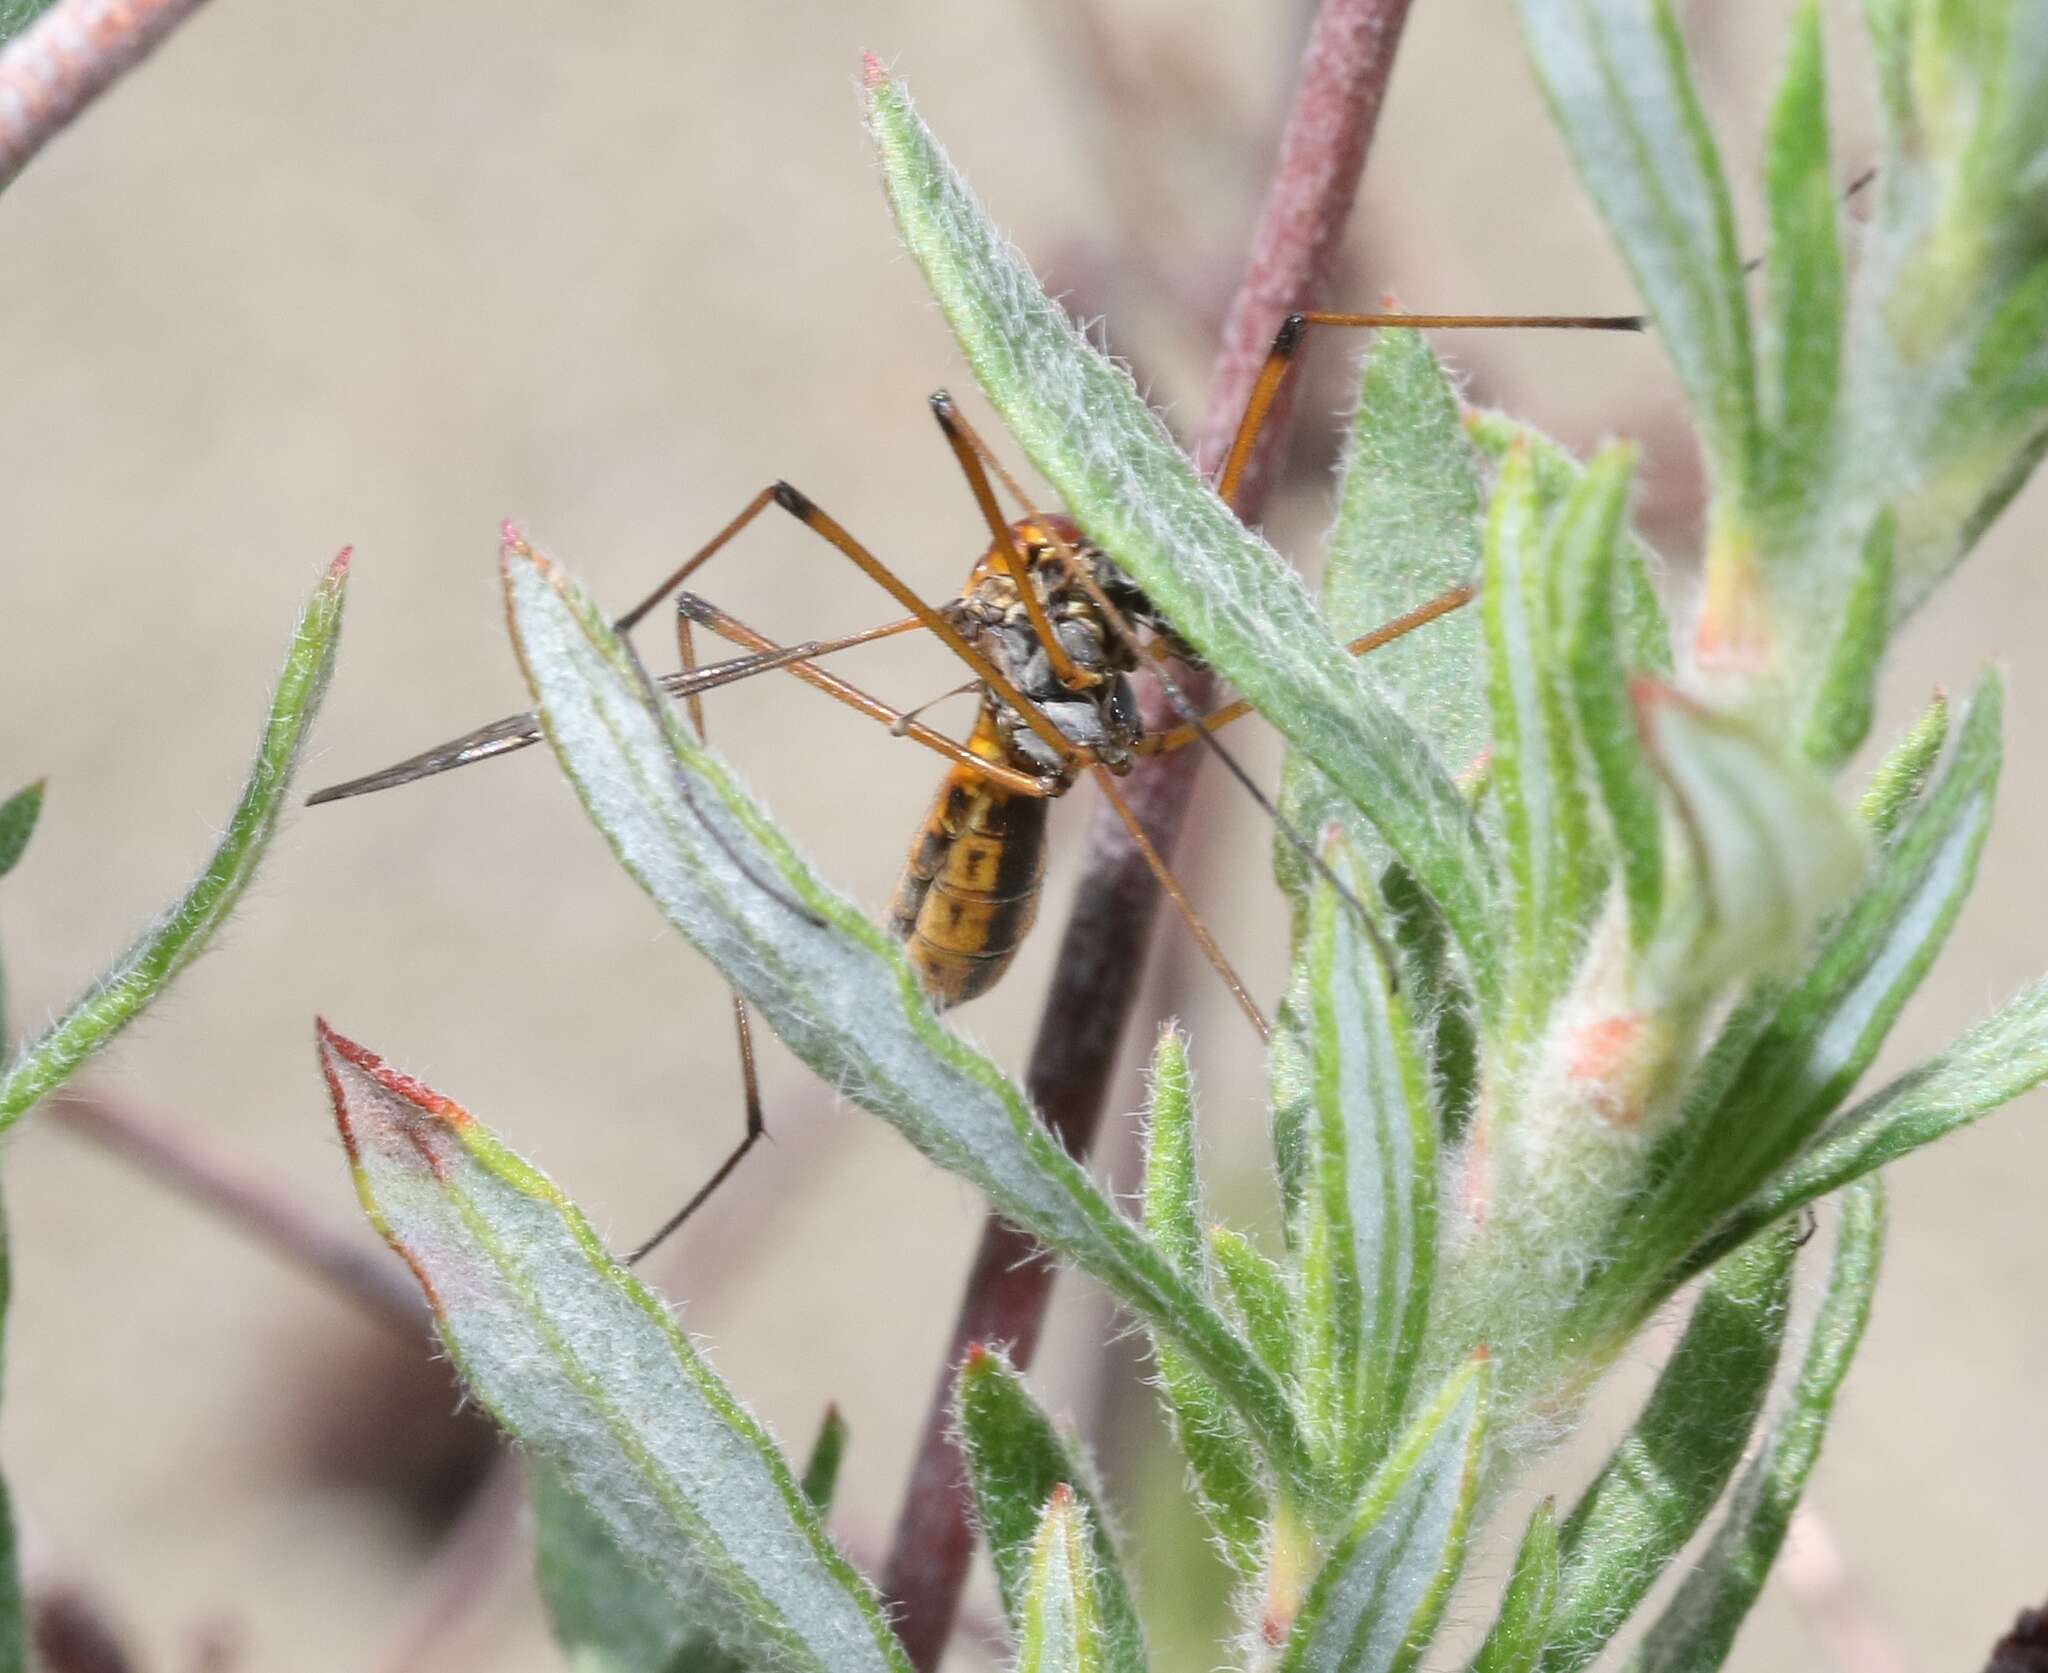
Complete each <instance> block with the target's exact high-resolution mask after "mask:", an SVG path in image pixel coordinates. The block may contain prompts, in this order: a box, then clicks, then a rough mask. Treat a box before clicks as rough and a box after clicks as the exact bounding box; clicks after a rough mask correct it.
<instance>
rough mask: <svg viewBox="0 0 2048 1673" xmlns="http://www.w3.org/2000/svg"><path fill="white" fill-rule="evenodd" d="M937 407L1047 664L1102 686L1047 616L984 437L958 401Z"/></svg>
mask: <svg viewBox="0 0 2048 1673" xmlns="http://www.w3.org/2000/svg"><path fill="white" fill-rule="evenodd" d="M931 407H932V416H933V417H934V418H936V419H937V420H938V421H939V429H940V430H941V431H942V432H943V433H944V435H945V437H946V445H947V446H948V447H950V448H952V450H953V457H954V458H955V459H957V460H958V461H959V462H960V474H961V475H963V476H965V477H966V478H967V486H968V487H969V488H970V489H972V490H973V493H974V503H975V504H976V505H978V506H979V507H980V508H981V517H982V521H983V522H985V523H986V524H988V532H989V534H990V536H991V537H992V538H993V540H994V541H995V551H996V555H997V556H998V557H999V558H1000V559H1001V560H1002V565H1003V568H1004V569H1006V570H1008V571H1009V574H1010V580H1011V582H1012V583H1013V584H1014V585H1015V587H1016V589H1017V596H1018V597H1019V598H1021V599H1022V600H1023V601H1024V613H1025V614H1026V615H1027V616H1029V617H1030V618H1031V631H1032V632H1033V633H1035V634H1037V635H1038V642H1039V644H1040V645H1042V646H1044V647H1045V657H1046V661H1047V662H1048V663H1049V664H1050V665H1051V667H1052V673H1053V678H1054V679H1056V680H1058V681H1059V682H1060V684H1061V685H1063V686H1065V687H1066V688H1067V690H1069V691H1087V690H1090V689H1091V688H1093V687H1095V686H1098V685H1100V684H1101V683H1102V677H1101V676H1100V675H1099V674H1091V673H1088V672H1087V671H1086V670H1085V669H1083V668H1081V667H1079V666H1077V665H1076V663H1075V662H1074V659H1073V658H1072V657H1070V656H1068V655H1067V649H1066V647H1065V646H1064V645H1062V644H1061V643H1060V636H1059V635H1058V634H1057V633H1055V632H1053V630H1052V622H1051V621H1050V620H1049V619H1047V617H1046V614H1045V603H1044V601H1043V600H1042V599H1040V598H1039V596H1038V589H1037V588H1036V587H1035V586H1033V585H1032V584H1031V566H1030V565H1029V564H1027V563H1026V562H1025V561H1024V554H1023V553H1022V552H1020V551H1018V550H1017V536H1016V534H1015V532H1014V531H1013V530H1012V529H1011V528H1010V524H1009V520H1008V519H1007V518H1005V517H1004V516H1003V513H1002V509H1001V508H1000V507H999V506H998V505H997V504H996V493H995V489H994V488H993V487H991V486H990V485H989V480H988V472H987V471H986V470H984V469H983V468H982V456H983V452H984V449H983V448H982V446H981V444H980V438H979V437H977V436H975V435H973V433H972V432H971V431H970V430H969V429H968V427H967V423H966V421H965V420H964V419H962V418H961V417H960V415H959V414H958V413H956V412H955V411H954V410H953V398H952V396H950V395H948V394H947V393H946V392H945V391H944V390H943V389H942V390H940V391H939V392H938V393H937V394H936V395H934V396H933V397H932V398H931Z"/></svg>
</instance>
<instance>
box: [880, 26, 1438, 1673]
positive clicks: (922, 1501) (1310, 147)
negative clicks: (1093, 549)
mask: <svg viewBox="0 0 2048 1673" xmlns="http://www.w3.org/2000/svg"><path fill="white" fill-rule="evenodd" d="M1409 3H1410V0H1323V5H1322V7H1321V9H1320V10H1319V12H1318V13H1317V16H1316V22H1315V28H1314V30H1313V31H1312V32H1311V34H1310V36H1309V42H1308V48H1307V51H1306V53H1305V54H1304V57H1303V63H1302V73H1301V82H1300V85H1299V87H1298V88H1297V90H1296V92H1295V96H1294V103H1293V106H1292V108H1291V109H1290V111H1289V112H1288V117H1287V126H1286V129H1285V131H1284V133H1283V135H1282V137H1281V143H1280V157H1279V162H1278V164H1277V166H1276V168H1275V171H1274V177H1273V184H1272V186H1271V187H1270V188H1269V190H1268V192H1267V196H1266V201H1265V205H1264V207H1263V209H1262V211H1261V213H1260V217H1259V224H1258V228H1257V230H1256V232H1255V234H1254V236H1253V239H1252V249H1251V258H1250V261H1249V263H1248V265H1247V268H1246V272H1245V277H1244V281H1243V283H1242V285H1241V286H1240V287H1239V289H1238V292H1237V296H1236V299H1235V300H1234V301H1233V302H1232V304H1231V308H1230V314H1229V317H1228V319H1227V320H1226V321H1225V324H1224V328H1223V345H1222V351H1221V353H1220V354H1219V355H1218V357H1217V362H1216V370H1215V375H1214V378H1213V380H1212V382H1211V386H1210V393H1209V405H1208V411H1207V415H1206V417H1205V419H1204V422H1203V426H1202V433H1201V438H1200V441H1199V443H1198V445H1197V448H1196V457H1197V459H1198V460H1199V461H1200V462H1201V463H1202V464H1203V465H1204V466H1207V467H1213V466H1214V464H1215V463H1216V461H1218V460H1220V459H1221V458H1222V456H1223V453H1224V451H1225V450H1226V449H1227V448H1228V446H1229V444H1230V439H1231V436H1232V435H1233V433H1234V432H1235V430H1236V428H1237V421H1238V417H1239V415H1240V414H1241V413H1242V412H1243V411H1244V407H1245V403H1246V401H1247V399H1248V398H1249V396H1250V394H1251V388H1252V384H1253V381H1254V380H1255V379H1256V378H1257V376H1258V372H1259V367H1260V364H1261V363H1262V362H1263V361H1264V359H1265V355H1266V350H1267V348H1268V346H1269V345H1270V344H1271V342H1272V340H1273V334H1274V332H1275V331H1277V330H1278V329H1279V326H1280V322H1281V321H1282V320H1283V319H1284V318H1285V317H1286V316H1287V315H1288V314H1289V313H1291V312H1293V311H1295V310H1296V309H1300V308H1306V307H1308V306H1309V305H1310V304H1311V303H1312V301H1313V300H1314V299H1315V297H1316V296H1317V293H1318V291H1319V289H1320V287H1321V285H1322V283H1323V281H1324V280H1325V278H1326V277H1327V275H1328V272H1329V270H1330V267H1331V265H1332V263H1333V261H1334V260H1335V257H1336V254H1337V249H1338V245H1339V243H1340V241H1341V239H1342V236H1343V231H1344V225H1345V222H1346V220H1347V219H1348V217H1349V215H1350V213H1351V205H1352V202H1353V200H1354V199H1355V198H1356V196H1357V193H1358V180H1359V175H1360V172H1361V171H1362V169H1363V167H1364V164H1365V155H1366V151H1367V149H1368V147H1369V146H1370V145H1371V143H1372V135H1373V129H1374V128H1375V126H1376V125H1377V124H1378V120H1379V113H1380V103H1381V100H1382V97H1383V96H1384V94H1385V92H1386V86H1387V76H1388V73H1389V72H1390V71H1391V70H1392V68H1393V63H1394V50H1395V48H1396V46H1397V45H1398V44H1399V42H1400V38H1401V26H1402V24H1403V23H1404V22H1405V21H1406V19H1407V15H1408V8H1409ZM1288 405H1289V403H1288V400H1287V392H1286V390H1285V389H1284V388H1283V390H1282V395H1281V401H1280V403H1279V404H1277V405H1276V407H1275V409H1274V412H1273V415H1272V417H1271V418H1270V419H1269V420H1268V421H1267V423H1266V426H1265V428H1264V430H1263V431H1262V432H1261V434H1260V438H1259V446H1258V449H1257V451H1256V453H1255V454H1254V455H1253V458H1252V462H1251V467H1250V469H1249V471H1248V472H1247V474H1246V477H1245V481H1244V486H1243V491H1242V492H1241V493H1240V495H1239V502H1238V504H1239V511H1240V513H1241V514H1242V515H1243V516H1244V517H1245V518H1247V519H1248V520H1249V519H1252V518H1256V517H1257V516H1258V515H1259V513H1260V510H1261V508H1262V507H1263V505H1264V502H1265V497H1266V492H1267V489H1268V487H1269V486H1270V483H1271V480H1272V469H1273V464H1274V461H1275V460H1277V459H1278V458H1279V456H1280V454H1281V451H1282V448H1283V446H1284V442H1285V437H1286V431H1287V423H1288V413H1287V407H1288ZM1184 689H1185V690H1186V691H1187V692H1188V694H1189V695H1190V696H1191V697H1192V698H1193V699H1194V700H1195V702H1196V703H1197V704H1198V705H1199V704H1203V703H1205V702H1206V701H1207V699H1208V695H1209V681H1208V680H1207V679H1206V678H1190V679H1187V680H1186V681H1185V682H1184ZM1145 718H1146V724H1147V725H1159V724H1161V723H1165V724H1169V725H1170V724H1172V721H1173V719H1174V717H1173V716H1172V715H1171V714H1169V713H1165V712H1163V704H1160V703H1159V702H1158V701H1157V699H1156V697H1155V698H1154V700H1153V702H1152V703H1151V705H1150V706H1148V711H1147V713H1146V717H1145ZM1205 753H1206V751H1203V750H1199V749H1184V750H1182V751H1180V752H1179V753H1178V754H1175V755H1170V756H1167V757H1165V758H1164V759H1162V760H1159V761H1156V762H1154V763H1152V764H1151V765H1150V767H1149V768H1148V769H1147V770H1145V771H1143V772H1141V773H1139V774H1137V775H1135V776H1134V777H1133V778H1132V780H1131V781H1130V783H1129V785H1128V786H1127V788H1126V790H1125V795H1126V796H1127V798H1128V799H1129V801H1130V803H1131V806H1132V807H1133V809H1134V810H1135V811H1136V812H1137V815H1138V817H1139V819H1140V820H1141V821H1142V822H1143V824H1144V826H1145V828H1146V830H1147V831H1148V832H1149V833H1150V834H1151V837H1152V840H1153V842H1154V844H1155V845H1156V846H1157V847H1158V849H1159V851H1160V853H1161V854H1171V853H1172V851H1173V845H1174V842H1175V840H1176V839H1177V838H1178V836H1179V834H1180V828H1181V823H1182V820H1183V818H1184V817H1185V815H1186V812H1187V806H1188V797H1189V793H1190V791H1191V789H1192V787H1193V782H1194V774H1195V770H1196V768H1198V767H1199V766H1200V765H1201V761H1202V757H1203V755H1204V754H1205ZM1158 908H1159V890H1158V888H1157V886H1156V885H1155V884H1154V882H1153V880H1152V875H1151V873H1150V872H1149V871H1148V870H1147V869H1146V866H1145V862H1144V860H1143V859H1142V858H1141V857H1140V856H1139V854H1138V852H1137V850H1136V849H1135V848H1133V847H1132V846H1131V843H1130V840H1129V838H1128V837H1127V836H1126V835H1125V833H1124V830H1123V828H1122V826H1121V824H1120V823H1119V822H1118V820H1117V818H1116V815H1115V813H1114V812H1113V811H1112V810H1111V809H1110V808H1109V807H1108V805H1107V804H1106V803H1103V804H1098V805H1097V807H1096V810H1095V817H1094V820H1093V822H1092V824H1091V826H1090V830H1089V844H1088V860H1087V867H1086V870H1085V871H1084V873H1083V874H1082V878H1081V883H1080V888H1079V892H1078V894H1077V897H1076V899H1075V901H1074V909H1073V914H1072V916H1071V917H1069V919H1068V920H1067V928H1066V934H1065V936H1064V938H1063V939H1062V941H1061V943H1060V951H1059V959H1058V963H1057V964H1056V966H1055V973H1054V976H1053V983H1052V992H1051V994H1050V995H1049V997H1048V998H1047V1000H1046V1007H1045V1015H1044V1018H1043V1019H1042V1021H1041V1022H1040V1024H1039V1030H1038V1040H1037V1044H1036V1045H1035V1047H1034V1048H1033V1050H1032V1054H1031V1063H1030V1068H1029V1070H1028V1072H1027V1074H1026V1085H1027V1087H1028V1089H1029V1091H1030V1093H1031V1096H1032V1098H1033V1100H1034V1101H1035V1102H1036V1103H1037V1105H1038V1107H1039V1109H1040V1110H1041V1111H1042V1112H1043V1113H1044V1119H1045V1123H1046V1125H1047V1126H1048V1127H1049V1128H1050V1129H1051V1130H1052V1132H1053V1133H1054V1135H1055V1136H1056V1137H1057V1138H1058V1139H1059V1140H1060V1142H1061V1143H1062V1144H1063V1145H1065V1146H1066V1148H1067V1149H1068V1150H1069V1151H1071V1152H1072V1153H1073V1154H1074V1155H1076V1156H1085V1155H1086V1154H1087V1152H1088V1149H1089V1147H1090V1146H1091V1144H1092V1143H1093V1142H1094V1139H1095V1134H1096V1130H1097V1128H1098V1127H1099V1126H1100V1125H1101V1120H1102V1109H1103V1101H1104V1098H1105V1097H1106V1095H1107V1093H1108V1090H1109V1079H1110V1074H1111V1071H1112V1070H1113V1069H1114V1068H1115V1066H1116V1053H1117V1045H1118V1042H1119V1041H1120V1040H1121V1038H1122V1036H1123V1032H1124V1025H1125V1024H1126V1023H1127V1022H1128V1021H1129V1018H1130V1012H1131V1006H1132V1003H1133V1001H1134V999H1135V998H1136V994H1137V988H1138V982H1137V976H1138V973H1139V971H1141V970H1142V968H1143V966H1144V962H1145V953H1146V948H1147V946H1148V944H1149V942H1150V940H1151V934H1152V925H1153V922H1154V919H1155V918H1156V917H1157V915H1158ZM1053 1271H1054V1268H1053V1265H1052V1263H1051V1261H1050V1260H1049V1259H1047V1258H1046V1256H1045V1252H1044V1251H1043V1250H1042V1249H1041V1248H1040V1247H1039V1246H1038V1244H1036V1243H1035V1242H1034V1241H1033V1240H1032V1239H1031V1238H1029V1237H1027V1236H1025V1235H1024V1234H1023V1233H1022V1232H1019V1231H1017V1230H1016V1229H1015V1228H1014V1227H1011V1226H1009V1225H1006V1224H1005V1223H1004V1222H1002V1221H1001V1220H998V1219H996V1218H994V1217H993V1216H992V1217H991V1218H990V1219H989V1221H988V1223H987V1225H986V1226H985V1227H984V1228H983V1231H982V1237H981V1246H980V1248H979V1249H978V1250H977V1251H976V1252H975V1257H974V1262H973V1265H972V1266H971V1267H970V1268H969V1269H968V1274H967V1283H966V1288H965V1291H964V1293H963V1294H962V1296H961V1301H960V1312H959V1315H958V1317H957V1319H956V1321H955V1323H954V1326H953V1335H952V1340H951V1342H950V1343H949V1345H948V1347H947V1350H946V1358H945V1363H944V1364H943V1365H942V1366H941V1367H940V1371H939V1378H938V1386H937V1387H936V1388H935V1389H934V1390H933V1393H932V1399H931V1405H930V1407H929V1409H928V1410H927V1412H926V1416H925V1424H924V1433H923V1436H922V1438H921V1441H920V1443H919V1448H918V1455H917V1462H916V1465H915V1467H914V1468H913V1470H912V1473H911V1477H910V1484H909V1487H908V1490H907V1491H906V1493H905V1497H904V1503H903V1509H902V1512H901V1514H900V1516H899V1518H898V1520H897V1524H896V1537H895V1544H894V1546H893V1548H892V1549H891V1551H890V1554H889V1562H888V1567H887V1569H886V1571H885V1572H884V1575H883V1580H882V1590H883V1594H884V1595H885V1596H886V1597H888V1598H889V1599H890V1601H891V1603H892V1604H893V1605H894V1607H895V1610H896V1629H897V1631H898V1633H899V1634H900V1635H901V1636H902V1639H903V1643H904V1647H905V1648H906V1649H907V1650H908V1651H909V1653H910V1659H911V1661H912V1663H913V1664H914V1665H915V1666H917V1667H918V1668H919V1669H922V1670H924V1673H929V1670H930V1669H932V1668H934V1667H936V1666H937V1665H938V1661H939V1657H940V1655H941V1654H942V1653H943V1652H944V1650H945V1647H946V1643H947V1640H948V1639H949V1638H950V1637H951V1636H952V1632H953V1622H954V1618H955V1616H956V1614H957V1612H958V1610H959V1605H960V1591H961V1587H962V1586H963V1584H964V1583H965V1581H966V1578H967V1567H968V1562H969V1560H970V1558H971V1557H972V1556H973V1554H974V1535H973V1530H972V1527H971V1526H970V1524H969V1521H968V1501H967V1486H966V1480H965V1472H964V1468H963V1464H962V1460H961V1458H960V1454H959V1451H958V1449H957V1448H956V1447H955V1446H954V1444H953V1439H952V1436H951V1434H950V1432H949V1431H950V1427H951V1419H950V1413H951V1408H952V1397H953V1382H954V1372H955V1368H956V1367H957V1366H958V1364H959V1363H960V1360H961V1358H962V1356H963V1355H964V1354H965V1353H966V1351H967V1350H968V1348H969V1347H971V1346H972V1345H974V1344H975V1343H1002V1344H1005V1345H1007V1347H1008V1349H1009V1352H1010V1354H1011V1356H1012V1358H1013V1359H1014V1360H1015V1362H1016V1363H1017V1364H1018V1365H1019V1366H1024V1365H1029V1364H1030V1362H1031V1358H1032V1355H1033V1353H1034V1352H1035V1351H1036V1349H1037V1347H1038V1338H1039V1333H1040V1331H1041V1329H1042V1327H1043V1325H1044V1323H1045V1313H1046V1306H1047V1303H1048V1301H1049V1299H1050V1296H1051V1290H1052V1280H1053Z"/></svg>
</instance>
